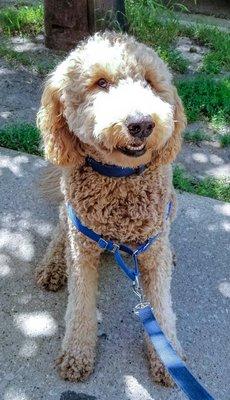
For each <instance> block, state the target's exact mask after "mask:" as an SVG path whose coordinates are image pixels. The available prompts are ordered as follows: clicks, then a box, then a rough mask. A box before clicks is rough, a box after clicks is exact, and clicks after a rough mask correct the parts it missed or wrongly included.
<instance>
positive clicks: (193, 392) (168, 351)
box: [66, 201, 214, 400]
mask: <svg viewBox="0 0 230 400" xmlns="http://www.w3.org/2000/svg"><path fill="white" fill-rule="evenodd" d="M66 207H67V213H68V216H69V219H70V220H71V222H72V224H73V225H74V226H75V228H76V229H77V230H79V232H81V233H82V234H83V235H85V236H87V237H88V238H89V239H91V240H93V241H95V242H96V243H97V244H98V246H99V247H100V248H101V249H102V250H108V251H111V252H112V253H113V254H114V258H115V260H116V263H117V264H118V266H119V267H120V269H121V270H122V271H123V272H124V273H125V275H126V276H127V277H128V278H130V279H131V280H132V281H133V290H134V292H135V293H136V295H137V296H138V297H139V299H140V301H141V302H140V303H139V304H138V305H137V306H136V307H135V309H134V312H135V314H136V315H138V317H139V319H140V321H141V323H142V324H143V327H144V329H145V331H146V333H147V334H148V336H149V337H150V340H151V342H152V344H153V346H154V348H155V349H156V352H157V354H158V356H159V357H160V359H161V361H162V363H163V364H164V365H165V367H166V369H167V370H168V372H169V374H170V375H171V376H172V378H173V380H174V381H175V383H176V384H177V385H178V387H179V388H180V389H181V390H182V391H183V392H184V393H185V394H186V396H187V397H188V399H190V400H214V398H213V397H212V396H211V395H210V394H209V393H208V392H207V391H206V389H205V388H204V387H203V386H202V385H201V384H200V383H199V382H198V381H197V380H196V378H195V377H194V376H193V375H192V373H191V372H190V371H189V370H188V368H187V366H186V364H185V363H184V362H183V361H182V360H181V358H180V357H179V356H178V354H177V353H176V351H175V350H174V348H173V347H172V345H171V344H170V342H169V341H168V339H167V338H166V336H165V335H164V333H163V332H162V330H161V328H160V326H159V324H158V322H157V320H156V318H155V315H154V312H153V310H152V307H151V306H150V303H148V302H145V301H144V298H143V295H142V291H141V288H140V285H139V279H138V277H139V268H138V259H137V256H138V255H139V254H141V253H143V252H144V251H146V250H147V249H148V248H149V247H150V246H151V245H153V244H154V243H155V242H156V241H157V239H158V238H159V236H160V234H161V232H158V233H157V234H156V235H154V236H151V237H149V238H148V239H147V240H146V241H145V242H144V243H142V244H140V245H139V246H138V247H137V248H136V249H135V250H133V249H131V248H130V247H129V246H127V245H125V244H117V243H114V242H113V241H112V240H105V239H104V238H103V237H102V235H99V234H98V233H96V232H94V231H93V230H92V229H90V228H88V227H87V226H85V225H84V224H82V223H81V221H80V219H79V218H78V217H77V215H76V213H75V211H74V209H73V207H72V206H71V204H70V203H67V205H66ZM171 209H172V202H171V201H170V202H169V203H168V205H167V209H166V212H165V219H166V220H167V219H168V217H169V215H170V212H171ZM121 251H122V252H125V253H126V254H128V255H130V256H131V257H132V260H133V267H132V268H130V267H129V265H128V264H127V263H126V261H125V260H124V258H123V257H122V255H121Z"/></svg>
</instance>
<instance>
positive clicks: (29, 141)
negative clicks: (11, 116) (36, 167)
mask: <svg viewBox="0 0 230 400" xmlns="http://www.w3.org/2000/svg"><path fill="white" fill-rule="evenodd" d="M0 146H2V147H8V148H9V149H13V150H19V151H24V152H26V153H30V154H36V155H42V151H41V149H40V135H39V131H38V129H37V128H36V127H35V125H33V124H29V123H18V124H12V125H7V126H5V127H4V128H2V129H0Z"/></svg>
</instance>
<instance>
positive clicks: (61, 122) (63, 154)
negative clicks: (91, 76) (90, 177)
mask: <svg viewBox="0 0 230 400" xmlns="http://www.w3.org/2000/svg"><path fill="white" fill-rule="evenodd" d="M59 85H60V84H58V83H57V78H56V77H55V75H54V74H52V75H51V76H50V78H49V79H48V80H47V82H46V84H45V88H44V91H43V95H42V99H41V107H40V109H39V111H38V115H37V126H38V128H39V129H40V131H41V134H42V137H43V143H44V151H45V157H46V158H47V159H48V160H49V161H51V162H52V163H53V164H56V165H60V166H70V165H79V164H80V163H81V161H82V156H81V155H80V147H79V144H80V141H79V139H78V138H77V136H76V135H74V134H73V133H71V132H70V130H69V128H68V124H67V121H66V119H65V117H64V115H63V110H64V107H63V104H62V102H61V88H60V87H59Z"/></svg>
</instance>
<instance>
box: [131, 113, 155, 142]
mask: <svg viewBox="0 0 230 400" xmlns="http://www.w3.org/2000/svg"><path fill="white" fill-rule="evenodd" d="M126 124H127V128H128V130H129V133H130V135H132V136H134V137H136V138H139V139H143V138H145V137H148V136H149V135H150V134H151V133H152V130H153V128H154V126H155V124H154V122H153V120H152V118H151V117H150V115H141V116H140V115H138V116H133V117H128V118H127V122H126Z"/></svg>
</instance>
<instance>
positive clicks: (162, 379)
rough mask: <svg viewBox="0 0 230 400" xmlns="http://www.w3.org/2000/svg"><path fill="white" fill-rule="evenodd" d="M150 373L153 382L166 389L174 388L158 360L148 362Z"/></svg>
mask: <svg viewBox="0 0 230 400" xmlns="http://www.w3.org/2000/svg"><path fill="white" fill-rule="evenodd" d="M150 373H151V376H152V378H153V380H154V382H156V383H158V384H160V385H163V386H167V387H174V386H175V384H174V382H173V380H172V378H171V376H170V375H169V373H168V372H167V370H166V369H165V367H164V366H163V364H162V363H161V361H160V360H159V359H158V358H154V359H151V360H150Z"/></svg>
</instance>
